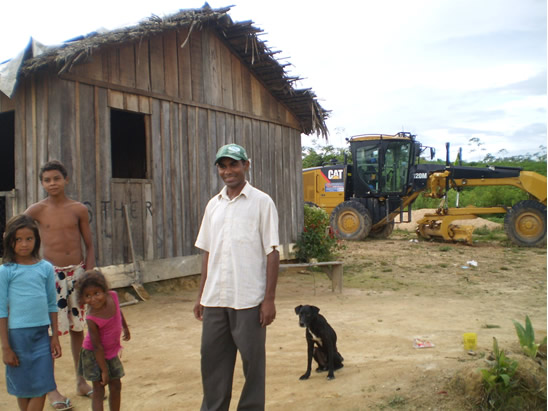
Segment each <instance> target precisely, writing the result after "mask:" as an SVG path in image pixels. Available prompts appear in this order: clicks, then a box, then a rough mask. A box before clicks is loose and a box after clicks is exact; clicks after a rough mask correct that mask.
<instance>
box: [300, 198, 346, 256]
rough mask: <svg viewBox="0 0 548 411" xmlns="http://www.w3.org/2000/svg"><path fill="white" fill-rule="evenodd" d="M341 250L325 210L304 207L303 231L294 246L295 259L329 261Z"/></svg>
mask: <svg viewBox="0 0 548 411" xmlns="http://www.w3.org/2000/svg"><path fill="white" fill-rule="evenodd" d="M341 248H342V246H341V244H340V243H339V241H338V240H337V238H336V237H335V233H334V232H333V230H332V229H331V227H330V226H329V215H328V214H327V213H326V212H325V210H323V209H321V208H319V207H310V206H308V205H305V206H304V230H303V232H302V233H301V235H300V236H299V238H298V239H297V243H296V244H295V257H296V258H297V259H298V260H300V261H310V260H311V259H314V258H315V259H317V260H318V261H330V260H332V259H333V257H334V254H335V252H336V251H337V250H339V249H341Z"/></svg>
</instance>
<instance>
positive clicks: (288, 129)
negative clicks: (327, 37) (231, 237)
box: [0, 4, 327, 286]
mask: <svg viewBox="0 0 548 411" xmlns="http://www.w3.org/2000/svg"><path fill="white" fill-rule="evenodd" d="M229 10H230V8H228V7H227V8H222V9H211V8H210V7H209V6H207V4H206V5H205V6H204V7H203V8H200V9H192V10H181V12H179V13H177V14H175V15H172V16H169V17H166V18H158V17H152V18H149V19H147V20H144V21H142V22H141V23H139V24H138V25H136V26H133V27H127V28H123V29H119V30H114V31H110V32H106V33H97V32H95V33H91V34H89V35H87V36H83V37H81V38H76V39H72V40H70V41H67V42H65V43H63V44H62V45H60V46H56V47H49V48H45V49H44V50H42V51H38V50H39V47H37V46H39V44H37V43H35V42H34V41H31V43H30V44H29V46H28V47H27V49H26V50H25V52H24V53H23V54H22V55H21V58H20V62H19V64H18V65H17V82H16V83H15V87H14V89H13V92H12V93H10V92H8V94H10V95H9V96H8V95H6V93H2V92H0V141H1V144H2V150H1V154H0V167H1V168H2V172H1V173H0V200H2V203H1V204H0V212H1V211H4V218H0V219H1V220H2V224H3V223H4V222H5V219H7V218H9V217H10V216H11V215H12V214H15V213H20V212H23V211H24V210H25V209H26V208H27V207H28V206H29V205H30V204H32V203H34V202H36V201H38V200H40V199H42V198H44V195H45V192H44V190H43V189H42V187H41V185H40V181H39V178H38V172H39V169H40V167H41V165H42V164H44V163H45V162H46V161H48V160H51V159H58V160H60V161H61V162H63V163H64V164H65V165H66V167H67V169H68V171H69V178H70V183H69V186H68V195H69V196H71V197H72V198H74V199H77V200H79V201H81V202H83V203H84V204H85V205H86V206H87V207H88V209H89V215H90V219H91V227H92V231H93V238H94V244H95V249H96V256H97V265H98V266H100V267H104V268H105V270H106V271H107V272H111V273H112V275H111V281H112V282H113V286H125V285H128V284H129V283H131V281H132V278H133V277H132V275H133V274H132V273H133V269H134V268H135V266H133V265H132V264H131V263H132V262H133V261H132V260H133V258H132V252H131V247H130V245H131V244H133V246H134V251H135V259H136V260H137V261H139V262H140V267H141V271H142V273H143V276H144V281H145V282H148V281H155V280H159V279H164V278H172V277H177V276H181V275H185V274H194V273H197V272H199V258H197V257H198V256H197V254H198V253H199V250H197V249H196V248H195V247H194V242H195V239H196V235H197V232H198V229H199V226H200V222H201V218H202V215H203V211H204V208H205V205H206V203H207V201H208V200H209V198H211V196H213V195H214V194H215V193H217V192H218V191H219V190H220V188H221V187H222V182H221V180H220V179H219V178H218V176H217V171H216V169H215V167H214V164H213V162H214V157H215V153H216V151H217V149H218V148H219V147H220V146H221V145H223V144H225V143H229V142H235V143H238V144H241V145H243V146H244V147H246V149H247V151H248V153H249V156H250V157H251V162H252V164H251V172H250V175H249V180H250V182H251V184H253V185H254V186H256V187H257V188H259V189H261V190H263V191H265V192H267V193H268V194H270V195H271V196H272V198H273V199H274V201H275V203H276V205H277V207H278V211H279V216H280V239H281V242H282V244H283V245H284V247H283V249H282V251H283V252H285V255H287V250H288V248H287V246H288V244H290V243H293V242H295V240H296V239H297V236H298V234H299V232H300V231H301V229H302V225H303V215H302V208H303V207H302V206H303V199H302V176H301V133H305V134H311V133H318V134H321V135H326V133H327V130H326V126H325V119H326V117H327V112H326V111H325V110H324V109H323V108H322V107H321V106H320V105H319V104H318V102H317V100H316V97H315V95H314V93H313V92H312V91H311V90H310V89H300V90H298V89H295V88H294V87H293V84H294V81H295V80H297V79H295V78H291V77H289V76H288V75H287V74H286V72H285V70H284V67H285V66H284V65H283V64H281V63H280V61H278V60H276V58H275V57H274V55H275V54H276V53H277V52H274V51H272V50H270V49H269V48H268V47H267V46H266V44H265V42H263V41H261V40H260V39H259V37H258V35H259V34H260V32H261V30H260V29H258V28H256V27H254V26H253V22H251V21H246V22H233V21H232V20H231V18H230V17H229V15H228V12H229ZM0 75H1V74H0ZM0 228H1V227H0ZM129 235H131V240H132V241H129V240H130V237H129ZM109 270H110V271H109Z"/></svg>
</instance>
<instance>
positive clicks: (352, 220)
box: [331, 201, 372, 241]
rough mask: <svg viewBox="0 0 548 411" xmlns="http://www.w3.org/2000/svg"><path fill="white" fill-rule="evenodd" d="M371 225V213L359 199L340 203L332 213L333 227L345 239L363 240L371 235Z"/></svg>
mask: <svg viewBox="0 0 548 411" xmlns="http://www.w3.org/2000/svg"><path fill="white" fill-rule="evenodd" d="M371 225H372V219H371V213H370V212H369V210H367V208H365V206H364V205H363V204H362V203H359V202H357V201H345V202H343V203H340V204H339V205H338V206H337V207H335V209H334V210H333V212H332V213H331V227H332V228H333V230H334V231H335V235H336V236H337V237H339V238H342V239H343V240H350V241H360V240H363V239H364V238H365V237H367V236H368V235H369V232H370V231H371Z"/></svg>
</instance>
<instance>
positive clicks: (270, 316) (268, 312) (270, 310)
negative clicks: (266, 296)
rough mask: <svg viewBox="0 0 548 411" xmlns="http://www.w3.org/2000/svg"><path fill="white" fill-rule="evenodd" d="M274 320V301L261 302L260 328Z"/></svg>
mask: <svg viewBox="0 0 548 411" xmlns="http://www.w3.org/2000/svg"><path fill="white" fill-rule="evenodd" d="M275 318H276V305H275V304H274V301H270V300H269V301H266V300H265V301H263V302H262V303H261V309H260V321H261V326H262V327H266V326H267V325H270V324H272V321H274V319H275Z"/></svg>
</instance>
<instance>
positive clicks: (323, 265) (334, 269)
mask: <svg viewBox="0 0 548 411" xmlns="http://www.w3.org/2000/svg"><path fill="white" fill-rule="evenodd" d="M312 267H319V268H320V269H321V270H322V271H324V272H325V273H326V274H327V276H328V277H329V279H330V280H331V291H333V292H335V289H336V288H338V289H339V292H340V293H342V287H343V262H342V261H323V262H318V263H295V264H280V271H283V270H287V269H291V268H304V269H306V268H312ZM312 275H314V274H312ZM314 294H316V279H315V278H314Z"/></svg>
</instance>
